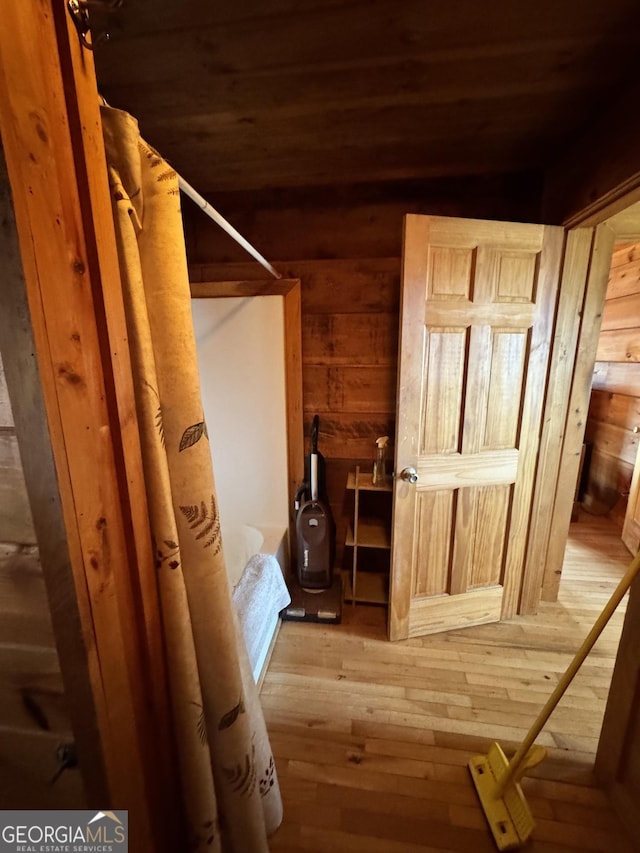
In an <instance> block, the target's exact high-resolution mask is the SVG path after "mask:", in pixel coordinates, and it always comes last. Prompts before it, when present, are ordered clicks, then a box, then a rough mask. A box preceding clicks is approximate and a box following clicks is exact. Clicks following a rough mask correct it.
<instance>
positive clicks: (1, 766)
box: [0, 360, 84, 809]
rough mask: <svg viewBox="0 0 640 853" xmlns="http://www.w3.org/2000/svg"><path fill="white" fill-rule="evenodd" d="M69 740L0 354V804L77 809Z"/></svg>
mask: <svg viewBox="0 0 640 853" xmlns="http://www.w3.org/2000/svg"><path fill="white" fill-rule="evenodd" d="M72 740H73V736H72V734H71V724H70V721H69V716H68V713H67V709H66V707H65V697H64V691H63V687H62V679H61V675H60V666H59V663H58V653H57V651H56V646H55V640H54V636H53V630H52V627H51V617H50V615H49V606H48V603H47V596H46V592H45V586H44V579H43V576H42V570H41V568H40V562H39V559H38V548H37V545H36V539H35V533H34V530H33V522H32V520H31V510H30V508H29V501H28V498H27V492H26V487H25V483H24V476H23V473H22V465H21V462H20V454H19V451H18V443H17V439H16V432H15V428H14V423H13V416H12V413H11V405H10V402H9V395H8V392H7V386H6V382H5V377H4V369H3V367H2V361H1V360H0V804H1V805H2V807H3V808H50V809H58V808H81V807H82V806H83V804H84V794H83V789H82V781H81V778H80V774H79V772H78V771H77V770H67V771H65V772H64V773H63V774H62V775H61V776H60V778H59V779H58V780H57V781H56V783H55V784H54V785H51V784H50V782H51V780H52V778H53V776H54V773H55V772H56V769H57V767H58V763H57V759H56V750H57V748H58V746H59V745H60V744H62V743H69V742H71V741H72Z"/></svg>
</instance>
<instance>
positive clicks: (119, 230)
mask: <svg viewBox="0 0 640 853" xmlns="http://www.w3.org/2000/svg"><path fill="white" fill-rule="evenodd" d="M102 120H103V128H104V137H105V148H106V153H107V163H108V168H109V183H110V189H111V197H112V203H113V211H114V218H115V224H116V238H117V242H118V252H119V259H120V268H121V274H122V286H123V289H124V298H125V310H126V314H127V327H128V334H129V344H130V347H131V356H132V364H133V371H134V385H135V393H136V406H137V410H138V419H139V422H140V432H141V439H142V451H143V463H144V470H145V480H146V484H147V493H148V502H149V514H150V520H151V530H152V535H153V538H154V542H153V546H154V552H155V557H156V567H157V572H158V586H159V590H160V600H161V606H162V616H163V624H164V632H165V647H166V651H167V658H168V669H169V681H170V693H171V697H170V701H171V703H172V712H173V719H174V724H175V736H176V741H177V745H178V757H179V765H180V774H181V782H182V789H183V794H184V807H185V811H186V814H187V819H188V823H189V831H190V837H189V838H188V839H185V850H195V851H205V850H206V851H214V852H215V853H254V851H255V853H260V852H261V851H265V853H266V851H268V846H267V840H266V839H267V836H268V835H269V834H270V833H271V832H273V831H274V830H275V829H276V828H277V827H278V825H279V823H280V821H281V819H282V803H281V798H280V791H279V788H278V782H277V778H276V773H275V766H274V762H273V756H272V753H271V748H270V745H269V740H268V736H267V732H266V726H265V723H264V718H263V715H262V709H261V707H260V703H259V700H258V694H257V689H256V686H255V683H254V681H253V676H252V674H251V668H250V666H249V661H248V658H247V654H246V650H245V647H244V642H243V640H242V638H241V635H240V631H239V628H238V624H237V619H236V618H235V614H234V611H233V607H232V604H231V597H230V591H229V585H228V581H227V573H226V568H225V563H224V557H223V551H222V538H221V531H220V521H219V516H218V510H217V504H216V492H215V483H214V477H213V468H212V462H211V453H210V448H209V439H208V435H207V429H206V425H205V423H204V415H203V410H202V403H201V400H200V388H199V380H198V368H197V361H196V349H195V339H194V333H193V325H192V319H191V299H190V292H189V280H188V272H187V260H186V252H185V245H184V234H183V229H182V218H181V214H180V190H179V188H178V178H177V175H176V173H175V171H174V170H173V169H172V168H171V167H170V166H169V165H168V164H167V163H166V162H165V161H164V160H163V159H162V158H161V157H160V156H159V155H158V154H157V152H155V151H154V150H153V149H151V148H150V147H149V146H148V145H146V144H145V142H143V140H142V139H141V138H140V134H139V130H138V124H137V122H136V120H135V119H134V118H132V117H131V116H130V115H128V114H127V113H125V112H122V111H120V110H115V109H112V108H110V107H103V108H102ZM221 405H224V402H223V401H222V402H221Z"/></svg>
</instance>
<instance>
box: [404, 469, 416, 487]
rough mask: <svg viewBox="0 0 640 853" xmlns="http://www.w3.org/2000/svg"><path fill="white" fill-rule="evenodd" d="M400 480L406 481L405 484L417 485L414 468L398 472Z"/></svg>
mask: <svg viewBox="0 0 640 853" xmlns="http://www.w3.org/2000/svg"><path fill="white" fill-rule="evenodd" d="M400 479H401V480H406V482H407V483H417V482H418V472H417V471H416V469H415V468H403V469H402V471H401V472H400Z"/></svg>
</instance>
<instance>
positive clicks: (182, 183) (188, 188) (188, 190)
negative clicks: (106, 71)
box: [100, 95, 282, 278]
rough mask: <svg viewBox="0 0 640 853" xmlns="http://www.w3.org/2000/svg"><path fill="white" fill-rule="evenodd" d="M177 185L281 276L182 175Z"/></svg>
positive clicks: (275, 275) (247, 250) (240, 243)
mask: <svg viewBox="0 0 640 853" xmlns="http://www.w3.org/2000/svg"><path fill="white" fill-rule="evenodd" d="M100 100H101V101H102V103H103V104H104V106H105V107H109V109H111V107H110V105H109V104H108V103H107V102H106V100H105V99H104V98H103V97H102V95H101V96H100ZM158 156H160V155H158ZM178 185H179V187H180V189H181V190H182V192H183V193H184V194H185V195H188V196H189V198H190V199H191V201H194V202H195V203H196V204H197V205H198V207H199V208H200V209H201V210H202V211H204V213H206V214H207V216H208V217H210V218H211V219H213V221H214V222H215V223H216V224H217V225H219V226H220V228H222V230H223V231H226V232H227V234H228V235H229V236H230V237H233V239H234V240H235V241H236V243H238V244H239V245H240V246H242V248H243V249H244V250H245V251H246V252H248V253H249V254H250V255H251V257H252V258H255V259H256V261H257V262H258V263H259V264H261V266H263V267H264V268H265V269H266V270H267V271H268V272H270V273H271V275H272V276H273V277H274V278H282V275H281V274H280V273H279V272H278V271H277V270H275V269H274V268H273V267H272V266H271V264H270V263H269V261H268V260H267V259H266V258H264V257H263V256H262V255H261V254H260V252H259V251H258V250H257V249H254V248H253V246H252V245H251V243H250V242H249V241H248V240H245V238H244V237H243V236H242V234H240V232H239V231H236V229H235V228H234V227H233V225H232V224H231V223H230V222H227V220H226V219H225V218H224V216H222V214H220V213H218V211H217V210H216V209H215V207H212V205H210V204H209V202H208V201H207V200H206V198H203V197H202V196H201V195H200V193H199V192H198V191H197V190H196V189H194V188H193V187H192V186H191V184H190V183H189V182H188V181H185V179H184V178H183V177H182V175H178Z"/></svg>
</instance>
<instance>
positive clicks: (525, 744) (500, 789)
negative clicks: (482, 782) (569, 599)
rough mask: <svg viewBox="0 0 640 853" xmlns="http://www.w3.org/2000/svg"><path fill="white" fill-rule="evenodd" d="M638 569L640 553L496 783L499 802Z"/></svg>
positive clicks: (496, 794)
mask: <svg viewBox="0 0 640 853" xmlns="http://www.w3.org/2000/svg"><path fill="white" fill-rule="evenodd" d="M639 569H640V552H638V553H637V554H636V556H635V559H634V560H633V562H632V563H631V565H630V566H629V568H628V569H627V571H626V572H625V574H624V577H623V578H622V580H621V581H620V583H619V584H618V586H617V587H616V589H615V592H614V593H613V595H612V596H611V598H610V599H609V601H608V602H607V603H606V605H605V607H604V610H603V611H602V613H601V614H600V616H598V618H597V620H596V623H595V625H594V626H593V628H592V629H591V630H590V631H589V634H588V635H587V638H586V639H585V641H584V642H583V644H582V645H581V646H580V648H579V649H578V651H577V652H576V655H575V657H574V659H573V660H572V661H571V663H570V664H569V666H568V667H567V670H566V672H565V674H564V675H563V676H562V678H561V679H560V681H559V682H558V684H557V686H556V689H555V690H554V691H553V693H552V694H551V696H550V697H549V699H548V700H547V703H546V704H545V706H544V708H543V709H542V711H540V713H539V714H538V716H537V718H536V720H535V722H534V724H533V725H532V726H531V728H530V729H529V731H528V733H527V736H526V737H525V739H524V740H523V741H522V743H521V744H520V747H519V748H518V751H517V752H516V754H515V755H514V756H513V758H512V759H511V761H510V762H509V767H508V769H507V771H506V772H505V773H504V775H503V776H502V777H501V778H500V779H498V780H496V789H495V792H494V797H495V798H496V799H499V798H500V797H502V795H503V793H504V791H505V788H506V787H507V785H508V784H509V783H510V782H511V780H512V779H513V778H514V776H515V775H516V773H517V772H518V770H519V768H520V765H521V764H522V762H523V761H524V760H525V759H526V757H527V753H528V752H529V750H530V749H531V747H532V746H533V744H534V742H535V739H536V738H537V737H538V735H539V734H540V732H541V731H542V729H543V728H544V725H545V723H546V722H547V720H548V719H549V717H550V716H551V714H552V713H553V711H554V709H555V707H556V705H557V704H558V702H559V701H560V699H561V698H562V696H563V694H564V692H565V691H566V689H567V687H568V686H569V685H570V684H571V682H572V681H573V679H574V677H575V675H576V673H577V671H578V670H579V669H580V667H581V666H582V664H583V663H584V659H585V658H586V656H587V655H588V654H589V652H590V651H591V649H592V648H593V646H594V644H595V642H596V640H597V639H598V637H599V636H600V634H601V633H602V632H603V630H604V628H605V626H606V624H607V622H608V621H609V619H611V617H612V615H613V613H614V611H615V609H616V607H617V606H618V605H619V604H620V602H621V601H622V599H623V597H624V595H625V593H626V592H627V590H628V589H629V587H630V586H631V584H632V583H633V581H634V579H635V577H636V575H637V574H638V570H639Z"/></svg>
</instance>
